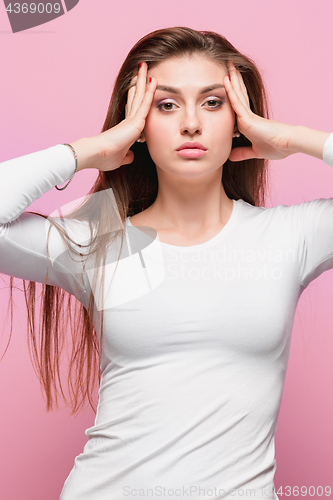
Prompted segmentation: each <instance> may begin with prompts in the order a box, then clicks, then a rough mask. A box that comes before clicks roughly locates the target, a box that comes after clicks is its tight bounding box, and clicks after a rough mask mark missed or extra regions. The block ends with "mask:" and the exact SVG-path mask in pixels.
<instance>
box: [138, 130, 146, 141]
mask: <svg viewBox="0 0 333 500" xmlns="http://www.w3.org/2000/svg"><path fill="white" fill-rule="evenodd" d="M138 142H146V136H145V133H144V130H143V131H142V132H141V135H140V137H139V139H138Z"/></svg>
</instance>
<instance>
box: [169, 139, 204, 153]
mask: <svg viewBox="0 0 333 500" xmlns="http://www.w3.org/2000/svg"><path fill="white" fill-rule="evenodd" d="M182 149H201V150H202V151H207V148H205V146H203V145H202V144H200V142H193V141H192V142H185V143H184V144H182V145H181V146H179V148H177V149H176V151H181V150H182Z"/></svg>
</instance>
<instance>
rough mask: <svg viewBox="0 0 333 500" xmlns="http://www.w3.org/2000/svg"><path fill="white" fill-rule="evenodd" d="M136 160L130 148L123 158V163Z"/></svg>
mask: <svg viewBox="0 0 333 500" xmlns="http://www.w3.org/2000/svg"><path fill="white" fill-rule="evenodd" d="M133 160H134V153H133V151H132V150H131V149H129V150H128V151H127V153H126V155H125V157H124V159H123V162H122V165H128V164H129V163H132V161H133Z"/></svg>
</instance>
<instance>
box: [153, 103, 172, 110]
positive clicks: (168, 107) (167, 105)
mask: <svg viewBox="0 0 333 500" xmlns="http://www.w3.org/2000/svg"><path fill="white" fill-rule="evenodd" d="M171 106H175V104H174V103H173V102H161V104H159V105H158V106H157V108H158V109H161V110H163V111H172V110H173V108H172V107H171Z"/></svg>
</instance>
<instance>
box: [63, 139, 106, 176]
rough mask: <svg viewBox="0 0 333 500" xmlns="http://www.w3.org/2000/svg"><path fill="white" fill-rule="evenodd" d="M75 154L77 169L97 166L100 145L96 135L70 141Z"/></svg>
mask: <svg viewBox="0 0 333 500" xmlns="http://www.w3.org/2000/svg"><path fill="white" fill-rule="evenodd" d="M70 144H71V145H72V146H73V148H74V149H75V152H76V155H77V169H76V171H77V172H78V171H79V170H83V169H85V168H97V169H98V167H99V164H100V160H101V147H100V145H99V140H98V139H97V137H88V138H82V139H79V140H77V141H74V142H71V143H70Z"/></svg>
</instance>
